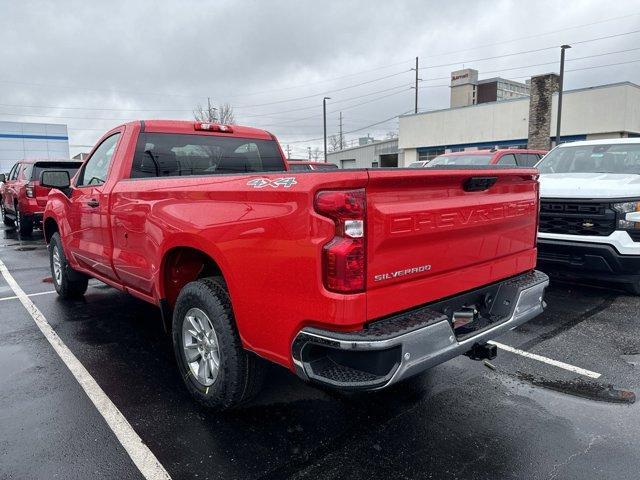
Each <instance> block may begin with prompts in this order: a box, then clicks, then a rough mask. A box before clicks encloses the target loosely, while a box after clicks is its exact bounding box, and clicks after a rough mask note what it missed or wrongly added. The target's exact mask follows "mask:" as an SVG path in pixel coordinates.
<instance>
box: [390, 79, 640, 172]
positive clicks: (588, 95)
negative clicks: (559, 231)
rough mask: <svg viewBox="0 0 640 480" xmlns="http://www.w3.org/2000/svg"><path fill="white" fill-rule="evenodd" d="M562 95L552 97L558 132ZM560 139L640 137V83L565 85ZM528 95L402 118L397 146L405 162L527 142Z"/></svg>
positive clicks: (554, 119)
mask: <svg viewBox="0 0 640 480" xmlns="http://www.w3.org/2000/svg"><path fill="white" fill-rule="evenodd" d="M557 103H558V95H557V93H556V94H553V96H552V102H551V119H550V120H551V122H550V125H551V133H550V137H553V136H554V134H555V125H556V115H557ZM562 105H563V106H562V131H561V141H573V140H585V139H586V140H590V139H597V138H621V137H638V136H640V86H638V85H636V84H633V83H630V82H622V83H615V84H610V85H602V86H597V87H590V88H582V89H577V90H565V91H564V93H563V103H562ZM528 132H529V97H523V98H513V99H509V100H503V101H498V102H491V103H480V104H477V105H471V106H465V107H458V108H448V109H444V110H436V111H432V112H425V113H417V114H409V115H403V116H401V117H400V127H399V135H398V147H399V149H400V150H401V151H402V152H404V159H403V162H399V163H398V166H406V165H409V164H410V163H411V162H414V161H417V160H428V159H430V158H433V157H434V156H436V155H439V154H441V153H445V152H453V151H460V150H467V149H475V148H487V147H494V146H499V147H507V146H517V147H526V146H527V143H528Z"/></svg>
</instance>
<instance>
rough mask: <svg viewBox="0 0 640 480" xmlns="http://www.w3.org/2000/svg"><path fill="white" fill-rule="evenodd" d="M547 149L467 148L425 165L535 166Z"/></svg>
mask: <svg viewBox="0 0 640 480" xmlns="http://www.w3.org/2000/svg"><path fill="white" fill-rule="evenodd" d="M546 153H547V152H546V150H524V149H519V148H505V149H497V150H496V149H492V150H465V151H463V152H452V153H444V154H442V155H438V156H437V157H435V158H434V159H433V160H431V161H429V162H427V163H426V164H425V165H424V166H425V167H427V168H430V167H438V166H442V165H461V166H464V165H512V166H518V167H533V166H535V165H536V163H538V161H540V159H541V158H542V157H543V156H544V155H545V154H546Z"/></svg>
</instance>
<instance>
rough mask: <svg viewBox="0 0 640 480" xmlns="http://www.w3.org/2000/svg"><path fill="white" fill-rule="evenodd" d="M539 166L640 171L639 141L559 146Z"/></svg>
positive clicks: (576, 170)
mask: <svg viewBox="0 0 640 480" xmlns="http://www.w3.org/2000/svg"><path fill="white" fill-rule="evenodd" d="M538 169H539V170H540V173H622V174H625V173H626V174H629V173H634V174H640V144H639V143H636V144H609V145H606V144H605V145H581V146H576V147H560V148H556V149H554V150H552V151H551V152H549V153H548V155H547V156H546V157H544V158H543V159H542V160H541V161H540V163H539V164H538Z"/></svg>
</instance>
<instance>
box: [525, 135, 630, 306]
mask: <svg viewBox="0 0 640 480" xmlns="http://www.w3.org/2000/svg"><path fill="white" fill-rule="evenodd" d="M538 168H539V169H540V195H541V197H542V201H541V213H540V229H539V234H538V258H539V262H540V265H541V266H542V267H543V268H544V270H545V272H550V273H553V274H556V275H561V276H564V277H569V278H583V279H591V280H600V281H605V282H607V283H608V284H617V285H619V286H623V287H625V288H626V289H628V290H629V291H630V292H632V293H634V294H636V295H638V294H640V138H620V139H611V140H593V141H581V142H573V143H564V144H561V145H559V146H558V147H556V148H554V149H553V150H551V151H550V152H549V154H548V155H547V156H545V157H544V158H543V159H542V161H541V162H540V163H539V164H538Z"/></svg>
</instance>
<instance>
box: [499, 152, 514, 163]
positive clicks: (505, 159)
mask: <svg viewBox="0 0 640 480" xmlns="http://www.w3.org/2000/svg"><path fill="white" fill-rule="evenodd" d="M498 165H516V157H515V156H514V155H513V153H507V154H506V155H503V156H502V157H500V160H498Z"/></svg>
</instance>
